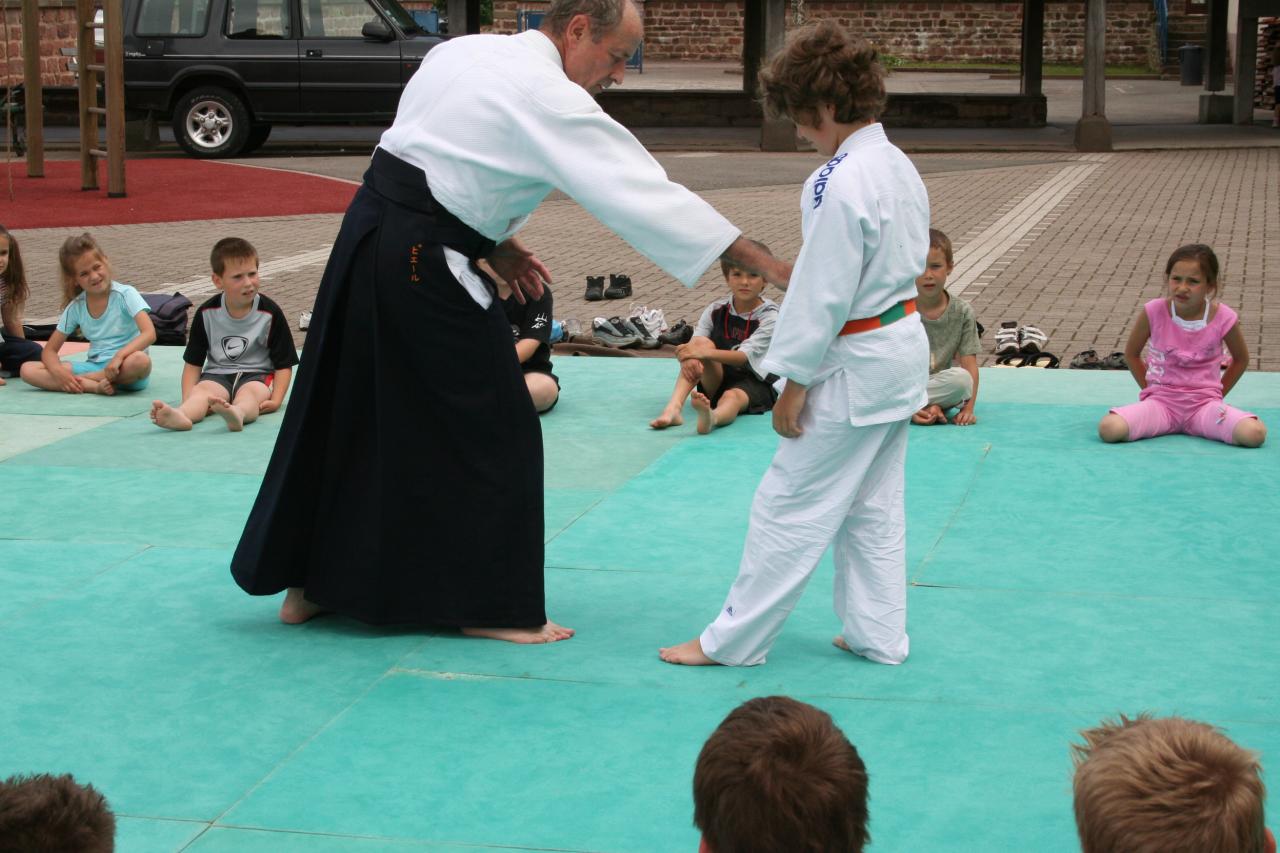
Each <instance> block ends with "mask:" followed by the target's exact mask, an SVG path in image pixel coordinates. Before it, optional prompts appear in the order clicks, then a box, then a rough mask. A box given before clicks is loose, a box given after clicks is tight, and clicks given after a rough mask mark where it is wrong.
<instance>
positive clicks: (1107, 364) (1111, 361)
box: [1098, 352, 1129, 370]
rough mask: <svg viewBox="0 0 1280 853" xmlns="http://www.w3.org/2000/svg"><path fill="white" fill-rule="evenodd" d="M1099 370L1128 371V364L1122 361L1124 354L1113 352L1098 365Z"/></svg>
mask: <svg viewBox="0 0 1280 853" xmlns="http://www.w3.org/2000/svg"><path fill="white" fill-rule="evenodd" d="M1098 369H1099V370H1128V369H1129V362H1127V361H1125V360H1124V353H1122V352H1113V353H1111V355H1109V356H1107V357H1106V358H1104V359H1103V360H1102V361H1101V362H1099V363H1098Z"/></svg>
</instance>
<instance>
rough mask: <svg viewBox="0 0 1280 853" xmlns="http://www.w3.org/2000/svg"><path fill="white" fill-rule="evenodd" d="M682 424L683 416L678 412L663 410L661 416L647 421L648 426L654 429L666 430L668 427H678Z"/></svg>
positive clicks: (677, 410)
mask: <svg viewBox="0 0 1280 853" xmlns="http://www.w3.org/2000/svg"><path fill="white" fill-rule="evenodd" d="M682 423H684V416H683V415H681V414H680V410H679V409H676V410H675V411H672V410H671V409H663V410H662V414H660V415H658V416H657V417H656V418H654V419H653V420H651V421H649V426H651V427H653V428H654V429H666V428H667V427H669V426H680V424H682Z"/></svg>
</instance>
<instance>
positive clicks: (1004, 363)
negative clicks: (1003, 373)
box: [996, 352, 1023, 367]
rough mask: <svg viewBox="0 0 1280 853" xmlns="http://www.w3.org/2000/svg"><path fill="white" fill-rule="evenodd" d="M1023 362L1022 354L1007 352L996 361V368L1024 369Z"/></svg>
mask: <svg viewBox="0 0 1280 853" xmlns="http://www.w3.org/2000/svg"><path fill="white" fill-rule="evenodd" d="M1022 362H1023V355H1022V353H1020V352H1007V353H1005V354H1004V355H1002V356H1000V357H999V358H997V359H996V367H1022Z"/></svg>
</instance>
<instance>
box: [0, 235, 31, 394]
mask: <svg viewBox="0 0 1280 853" xmlns="http://www.w3.org/2000/svg"><path fill="white" fill-rule="evenodd" d="M28 293H29V290H28V288H27V274H26V271H25V270H24V269H23V267H22V252H20V251H18V241H17V240H16V239H15V238H14V236H13V235H12V234H10V233H9V232H8V231H7V230H6V229H5V227H4V226H3V225H0V369H4V370H7V371H8V372H9V373H11V374H13V373H18V372H19V371H21V370H22V365H24V364H26V363H27V362H28V361H39V360H40V345H39V344H37V343H34V342H32V341H29V340H27V336H26V334H25V333H23V331H22V307H23V306H24V305H25V304H26V302H27V294H28ZM3 384H4V379H3V378H0V385H3Z"/></svg>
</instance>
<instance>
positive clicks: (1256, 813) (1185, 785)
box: [1071, 714, 1276, 853]
mask: <svg viewBox="0 0 1280 853" xmlns="http://www.w3.org/2000/svg"><path fill="white" fill-rule="evenodd" d="M1080 734H1081V736H1082V737H1083V738H1084V743H1083V744H1072V746H1071V751H1072V758H1073V760H1074V762H1075V765H1076V771H1075V779H1074V781H1073V784H1072V787H1073V788H1074V790H1075V814H1076V829H1077V830H1078V831H1079V833H1080V848H1081V850H1082V851H1083V853H1206V851H1213V852H1214V853H1276V840H1275V836H1273V835H1272V834H1271V830H1269V829H1267V827H1266V824H1265V822H1264V814H1263V803H1264V802H1265V800H1266V793H1267V792H1266V789H1265V788H1264V787H1263V785H1262V768H1261V767H1260V766H1259V764H1258V756H1257V755H1255V754H1254V753H1252V752H1249V751H1248V750H1245V749H1242V748H1240V747H1239V746H1237V745H1236V744H1235V743H1234V742H1233V741H1232V740H1231V739H1230V738H1228V737H1227V736H1226V735H1224V734H1223V733H1222V732H1220V731H1219V730H1218V729H1216V728H1214V727H1213V726H1210V725H1207V724H1205V723H1198V722H1195V721H1193V720H1185V719H1182V718H1180V717H1168V718H1165V719H1153V718H1152V717H1151V716H1150V715H1147V714H1140V715H1139V716H1138V717H1137V718H1136V719H1132V720H1131V719H1128V718H1127V717H1124V716H1121V717H1120V720H1119V722H1108V721H1104V722H1103V723H1102V724H1101V725H1099V726H1098V727H1096V728H1092V729H1087V730H1085V731H1083V732H1081V733H1080Z"/></svg>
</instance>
